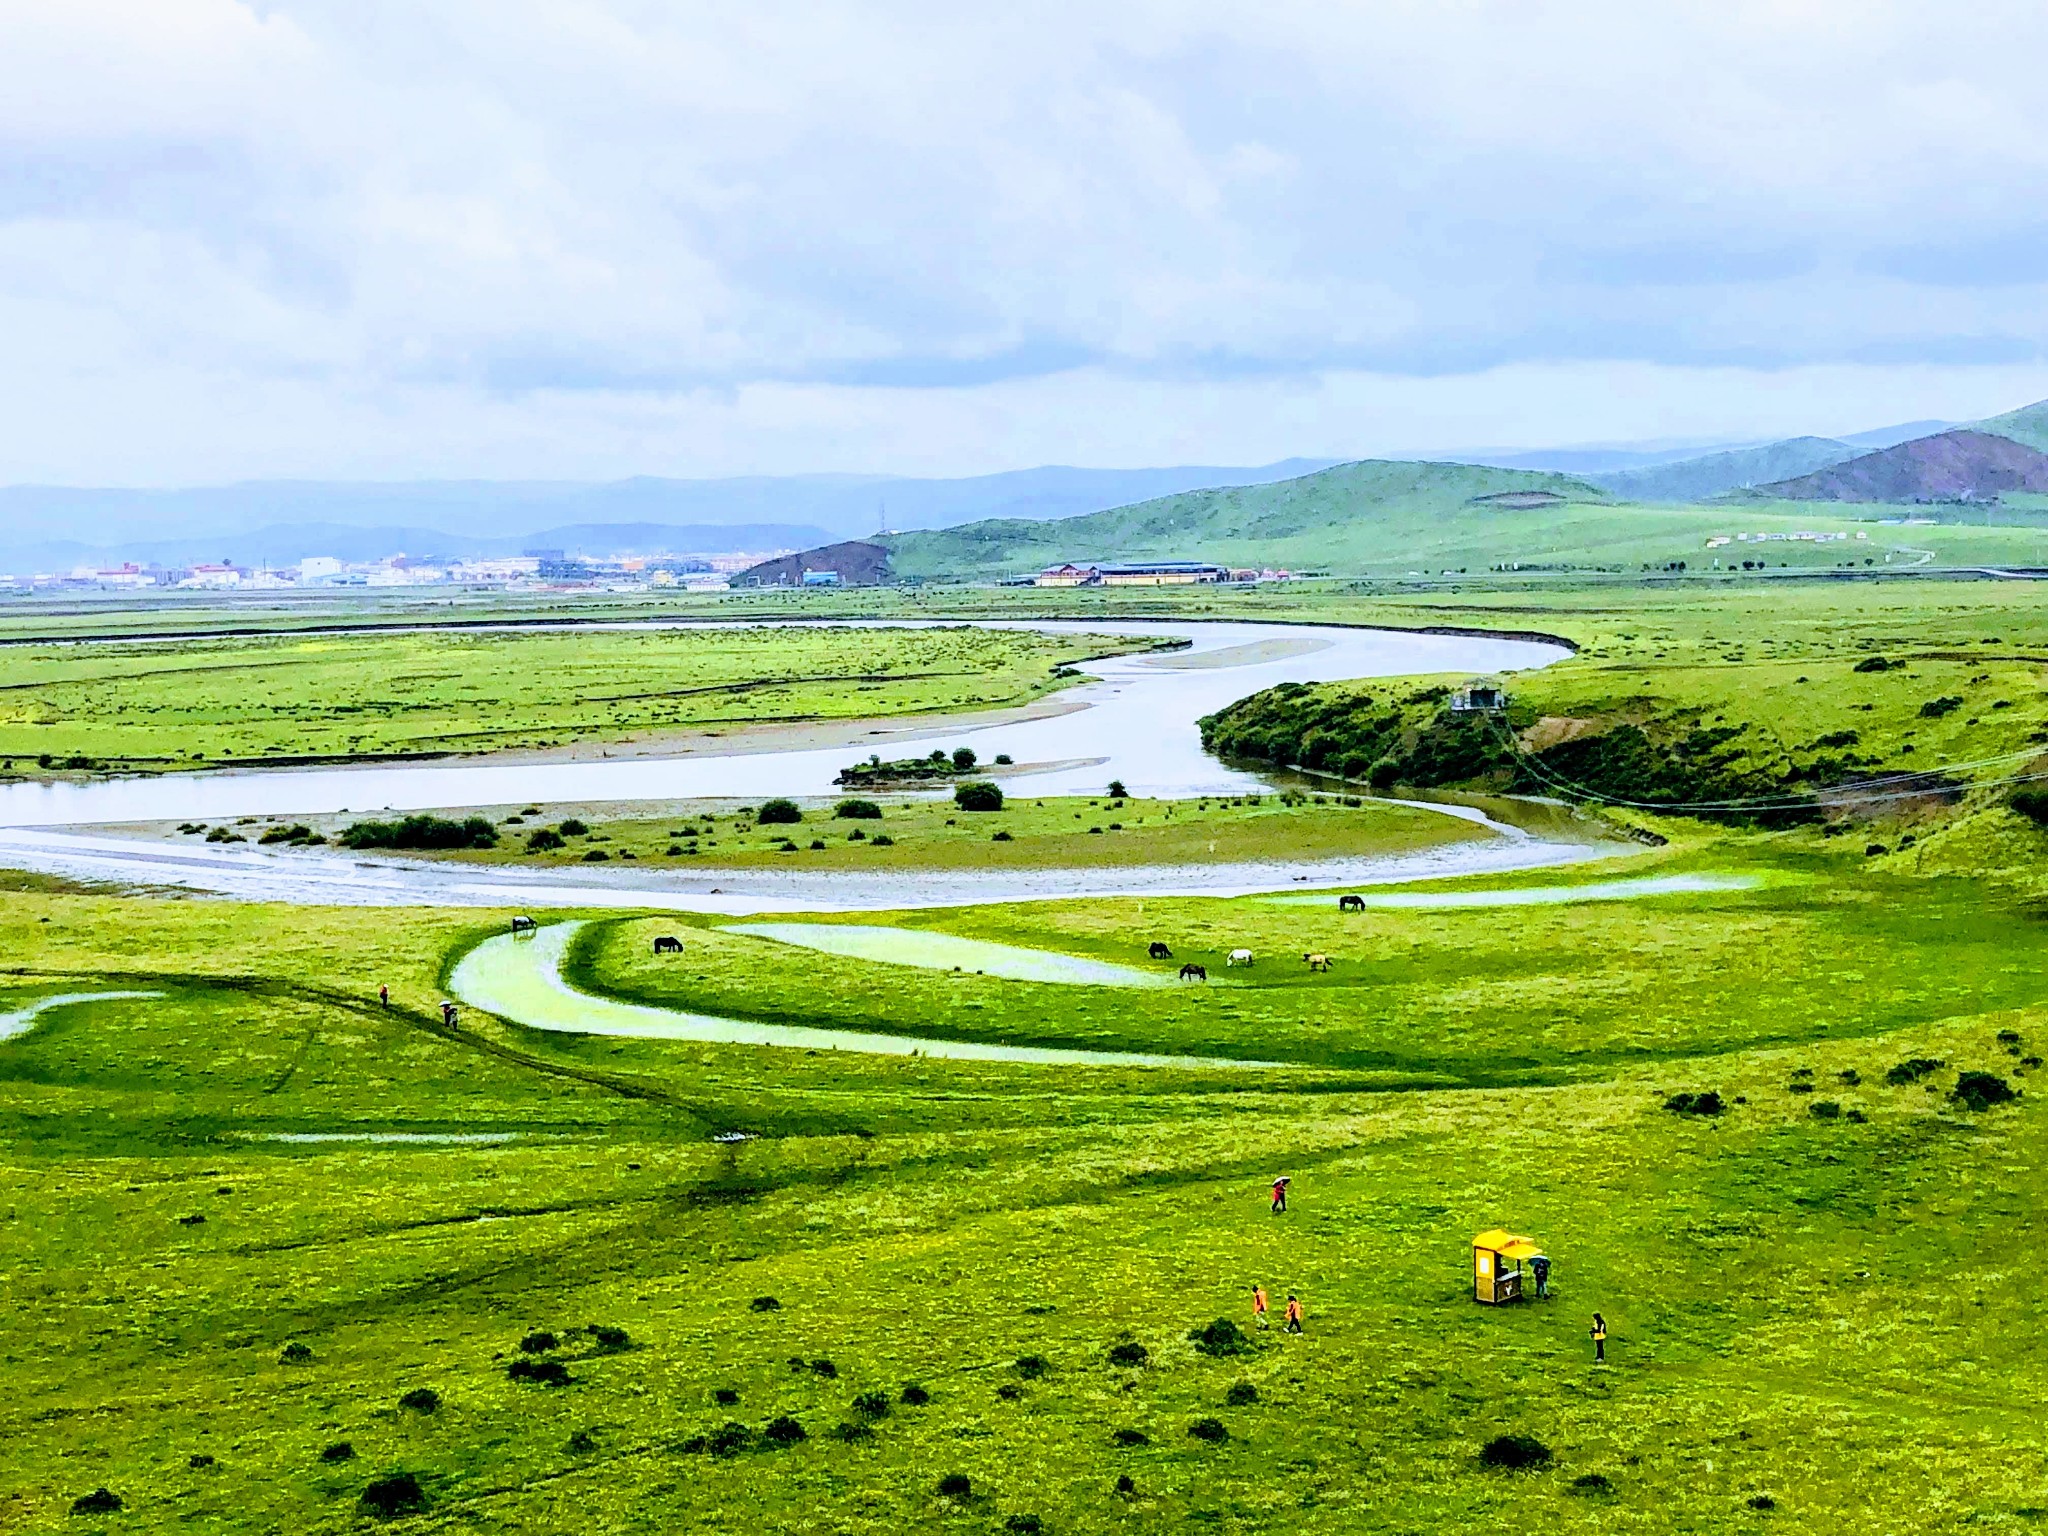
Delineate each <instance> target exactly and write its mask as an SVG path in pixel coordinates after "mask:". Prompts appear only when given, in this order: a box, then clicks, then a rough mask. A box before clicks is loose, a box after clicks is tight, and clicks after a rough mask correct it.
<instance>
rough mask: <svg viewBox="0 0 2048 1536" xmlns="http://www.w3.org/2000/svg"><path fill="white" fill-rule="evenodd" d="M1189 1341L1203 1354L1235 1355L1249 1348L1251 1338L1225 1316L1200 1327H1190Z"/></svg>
mask: <svg viewBox="0 0 2048 1536" xmlns="http://www.w3.org/2000/svg"><path fill="white" fill-rule="evenodd" d="M1188 1339H1189V1341H1190V1342H1191V1343H1192V1344H1193V1345H1194V1346H1195V1348H1196V1349H1198V1350H1200V1351H1201V1352H1202V1353H1203V1354H1205V1355H1236V1354H1242V1353H1243V1352H1244V1351H1245V1350H1246V1349H1248V1348H1250V1346H1251V1340H1249V1339H1247V1338H1246V1337H1245V1336H1244V1330H1243V1329H1242V1328H1240V1327H1238V1326H1237V1324H1235V1323H1233V1322H1232V1321H1231V1320H1230V1319H1229V1318H1227V1317H1219V1318H1217V1319H1216V1321H1215V1322H1213V1323H1209V1324H1207V1325H1206V1326H1204V1327H1201V1328H1194V1329H1190V1330H1189V1332H1188Z"/></svg>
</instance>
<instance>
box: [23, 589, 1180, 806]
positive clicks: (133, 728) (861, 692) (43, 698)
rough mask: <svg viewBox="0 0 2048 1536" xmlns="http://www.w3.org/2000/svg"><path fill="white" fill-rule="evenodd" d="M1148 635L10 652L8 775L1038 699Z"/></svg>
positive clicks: (380, 640)
mask: <svg viewBox="0 0 2048 1536" xmlns="http://www.w3.org/2000/svg"><path fill="white" fill-rule="evenodd" d="M1150 644H1151V642H1150V641H1148V640H1133V639H1129V638H1115V637H1106V636H1089V635H1057V636H1052V635H1045V634H1034V633H1030V632H1015V631H1000V632H998V631H989V630H977V629H969V628H965V627H947V628H940V629H831V628H811V627H803V626H797V627H790V628H768V629H739V630H735V629H723V628H688V629H665V630H657V631H645V630H617V629H593V630H583V631H577V632H550V631H540V632H520V631H512V632H484V633H473V634H464V633H461V632H446V631H434V632H416V633H402V634H381V635H324V636H262V637H243V638H223V639H208V640H191V641H176V642H163V643H121V642H118V641H105V642H96V643H93V644H90V645H73V644H66V645H56V646H19V647H6V648H0V772H12V773H15V774H35V773H43V772H48V771H50V770H52V769H57V770H62V769H66V768H91V767H99V768H109V767H116V768H145V769H148V768H155V769H170V768H198V767H205V766H220V765H223V764H246V763H259V764H261V763H285V762H304V761H346V762H355V761H361V760H365V759H374V758H378V757H405V756H412V755H422V754H432V755H439V754H448V753H482V752H492V751H503V750H507V749H515V748H518V749H527V750H541V749H550V748H563V747H568V746H572V745H574V744H577V743H582V742H606V743H621V742H627V743H630V742H647V741H650V740H661V739H663V738H665V737H669V736H676V735H681V734H684V733H698V732H701V733H707V734H716V733H718V732H721V731H725V732H729V731H731V730H733V729H736V728H742V727H750V726H760V725H768V724H775V723H779V722H797V721H832V720H852V719H861V718H866V717H869V716H889V715H916V714H937V713H947V712H953V711H961V710H974V709H987V708H996V707H1002V706H1008V705H1016V704H1023V703H1028V702H1030V701H1031V700H1033V699H1037V698H1039V697H1041V696H1043V695H1044V694H1046V693H1049V692H1051V691H1052V690H1054V689H1056V688H1058V687H1059V686H1060V685H1061V681H1062V679H1060V678H1057V677H1055V676H1054V675H1053V674H1054V672H1055V671H1056V669H1058V668H1060V667H1062V666H1065V665H1068V664H1070V663H1073V662H1077V661H1079V660H1081V659H1082V658H1084V657H1088V656H1096V655H1104V654H1114V653H1117V652H1121V651H1126V650H1134V649H1145V648H1147V647H1148V646H1149V645H1150Z"/></svg>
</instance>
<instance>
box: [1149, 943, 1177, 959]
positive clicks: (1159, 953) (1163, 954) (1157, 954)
mask: <svg viewBox="0 0 2048 1536" xmlns="http://www.w3.org/2000/svg"><path fill="white" fill-rule="evenodd" d="M1146 953H1147V954H1149V955H1150V956H1151V957H1152V958H1153V959H1154V960H1171V959H1172V958H1173V951H1172V950H1170V949H1168V948H1167V947H1166V946H1165V945H1164V944H1162V943H1160V942H1159V941H1158V940H1157V939H1154V940H1153V941H1152V947H1151V948H1150V949H1149V950H1147V951H1146Z"/></svg>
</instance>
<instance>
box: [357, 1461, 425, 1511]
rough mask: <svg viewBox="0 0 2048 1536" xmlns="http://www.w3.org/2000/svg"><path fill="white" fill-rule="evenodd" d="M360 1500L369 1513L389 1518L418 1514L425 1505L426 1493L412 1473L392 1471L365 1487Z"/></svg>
mask: <svg viewBox="0 0 2048 1536" xmlns="http://www.w3.org/2000/svg"><path fill="white" fill-rule="evenodd" d="M360 1502H361V1504H362V1507H363V1509H364V1510H365V1511H366V1512H368V1513H369V1514H373V1515H381V1516H383V1517H384V1518H386V1519H390V1518H391V1517H393V1516H395V1515H416V1514H418V1513H419V1512H420V1511H421V1510H423V1509H425V1508H426V1507H427V1494H426V1490H425V1489H423V1488H422V1487H420V1480H419V1479H418V1478H417V1477H415V1476H413V1475H412V1473H410V1472H393V1473H392V1474H391V1475H390V1476H388V1477H380V1478H378V1479H377V1480H376V1481H375V1482H373V1483H371V1484H370V1486H369V1487H367V1488H365V1489H364V1490H363V1496H362V1499H361V1500H360Z"/></svg>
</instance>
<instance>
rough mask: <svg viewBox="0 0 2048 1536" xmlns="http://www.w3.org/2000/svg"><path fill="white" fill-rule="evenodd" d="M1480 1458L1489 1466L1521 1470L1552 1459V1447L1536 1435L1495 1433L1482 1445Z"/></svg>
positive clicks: (1543, 1463)
mask: <svg viewBox="0 0 2048 1536" xmlns="http://www.w3.org/2000/svg"><path fill="white" fill-rule="evenodd" d="M1479 1459H1480V1461H1482V1462H1483V1463H1485V1464H1486V1465H1487V1466H1489V1467H1505V1468H1507V1469H1508V1470H1510V1471H1520V1470H1522V1469H1523V1468H1525V1467H1541V1466H1545V1465H1547V1464H1548V1463H1549V1461H1550V1447H1549V1446H1547V1445H1545V1444H1544V1443H1543V1442H1542V1441H1541V1440H1538V1439H1537V1438H1536V1437H1535V1436H1534V1435H1495V1436H1494V1437H1493V1438H1492V1439H1491V1440H1489V1441H1487V1442H1486V1444H1485V1445H1483V1446H1481V1447H1480V1450H1479Z"/></svg>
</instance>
